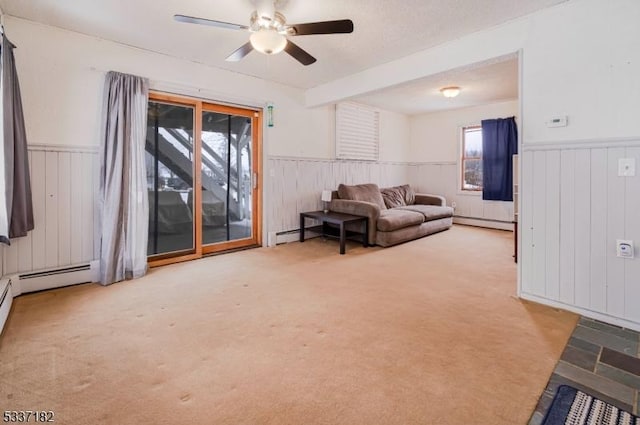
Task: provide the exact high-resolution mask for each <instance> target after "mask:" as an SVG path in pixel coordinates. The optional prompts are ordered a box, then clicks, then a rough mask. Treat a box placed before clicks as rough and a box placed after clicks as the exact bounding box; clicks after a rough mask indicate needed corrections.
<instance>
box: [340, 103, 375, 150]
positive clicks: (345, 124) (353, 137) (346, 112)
mask: <svg viewBox="0 0 640 425" xmlns="http://www.w3.org/2000/svg"><path fill="white" fill-rule="evenodd" d="M379 115H380V114H379V112H378V111H377V110H376V109H374V108H371V107H369V106H366V105H360V104H358V103H352V102H344V103H339V104H338V105H337V106H336V158H338V159H359V160H365V161H376V160H377V159H378V145H379V140H380V117H379Z"/></svg>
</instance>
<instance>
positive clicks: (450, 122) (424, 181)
mask: <svg viewBox="0 0 640 425" xmlns="http://www.w3.org/2000/svg"><path fill="white" fill-rule="evenodd" d="M518 109H519V105H518V101H509V102H499V103H494V104H489V105H482V106H476V107H472V108H462V109H455V110H450V111H442V112H433V113H426V114H420V115H413V116H411V118H410V119H409V123H410V145H409V153H410V157H411V158H412V162H416V163H417V164H416V167H414V169H413V174H412V179H411V181H412V183H413V184H414V185H415V186H416V188H417V189H418V190H420V191H422V192H428V193H437V194H439V195H443V196H444V197H445V198H446V199H447V204H448V205H453V203H455V204H456V207H455V215H456V216H459V217H469V218H477V219H482V220H486V222H485V224H484V225H487V226H497V227H500V228H511V227H512V226H511V225H510V224H509V225H505V224H504V223H495V222H496V221H497V222H506V223H510V222H511V221H512V220H513V202H501V201H483V200H482V196H481V194H480V193H478V192H462V191H460V190H459V185H460V164H459V158H460V131H461V128H462V127H466V126H470V125H480V122H481V121H482V120H483V119H491V118H505V117H510V116H517V114H518Z"/></svg>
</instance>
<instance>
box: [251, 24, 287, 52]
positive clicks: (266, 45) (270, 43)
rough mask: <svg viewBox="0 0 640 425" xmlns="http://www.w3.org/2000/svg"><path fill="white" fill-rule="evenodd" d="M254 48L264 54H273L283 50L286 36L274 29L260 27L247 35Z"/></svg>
mask: <svg viewBox="0 0 640 425" xmlns="http://www.w3.org/2000/svg"><path fill="white" fill-rule="evenodd" d="M249 41H251V45H252V46H253V48H254V49H256V50H257V51H259V52H260V53H264V54H265V55H275V54H276V53H280V52H281V51H283V50H284V48H285V46H286V45H287V38H286V37H285V36H284V35H282V34H280V33H278V31H276V30H274V29H268V28H262V29H260V30H259V31H256V32H254V33H253V34H251V37H249Z"/></svg>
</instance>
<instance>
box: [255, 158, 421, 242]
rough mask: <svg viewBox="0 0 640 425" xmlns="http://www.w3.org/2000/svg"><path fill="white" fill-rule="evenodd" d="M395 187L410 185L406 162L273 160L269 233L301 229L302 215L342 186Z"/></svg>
mask: <svg viewBox="0 0 640 425" xmlns="http://www.w3.org/2000/svg"><path fill="white" fill-rule="evenodd" d="M372 182H373V183H377V184H378V185H380V186H394V185H399V184H405V183H407V182H409V165H408V164H406V163H391V162H365V161H345V160H340V161H338V160H324V159H302V158H281V157H271V158H269V159H268V163H267V167H266V170H265V186H266V189H267V193H266V194H265V195H266V196H265V199H266V202H267V204H266V205H265V208H266V211H267V214H266V215H267V228H268V229H269V232H283V231H289V230H294V229H298V228H299V227H300V219H299V217H300V215H299V214H300V213H301V212H303V211H310V210H318V209H321V208H322V202H321V201H320V193H321V192H322V190H324V189H330V190H336V189H337V188H338V185H339V184H340V183H345V184H359V183H372Z"/></svg>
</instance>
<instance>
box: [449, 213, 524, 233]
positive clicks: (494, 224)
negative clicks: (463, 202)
mask: <svg viewBox="0 0 640 425" xmlns="http://www.w3.org/2000/svg"><path fill="white" fill-rule="evenodd" d="M453 222H454V223H456V224H465V225H468V226H476V227H487V228H489V229H498V230H510V231H513V222H512V221H504V220H496V219H492V218H478V217H465V216H462V215H454V216H453Z"/></svg>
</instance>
